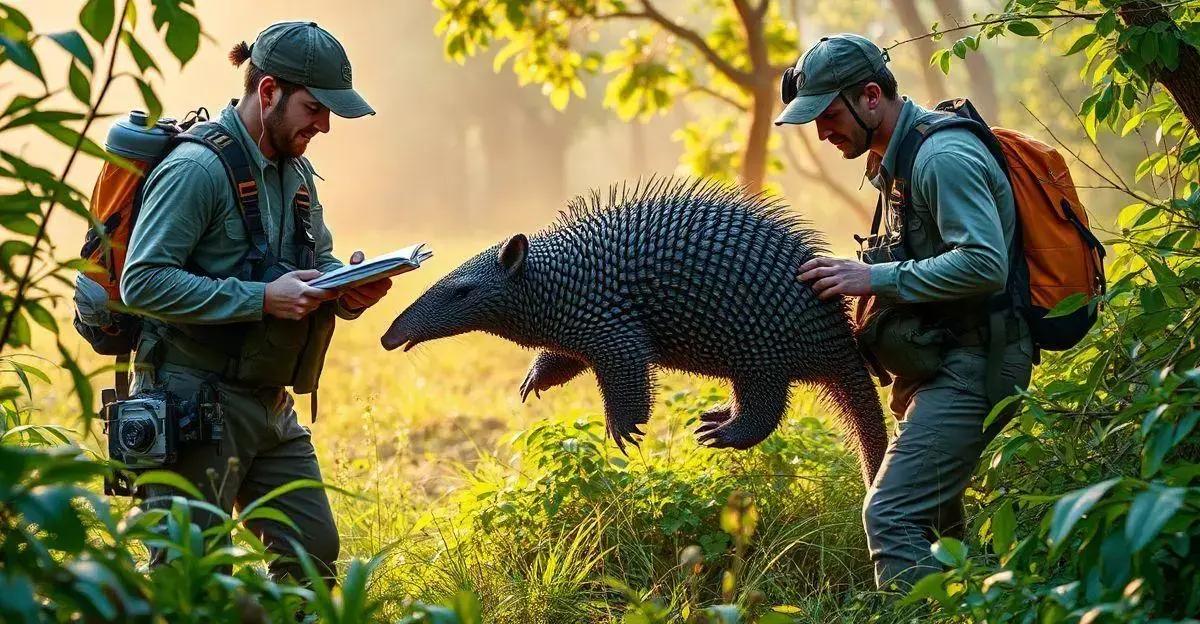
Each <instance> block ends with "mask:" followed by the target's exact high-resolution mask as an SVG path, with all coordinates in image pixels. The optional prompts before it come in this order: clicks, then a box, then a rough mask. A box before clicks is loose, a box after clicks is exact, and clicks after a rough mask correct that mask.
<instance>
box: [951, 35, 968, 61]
mask: <svg viewBox="0 0 1200 624" xmlns="http://www.w3.org/2000/svg"><path fill="white" fill-rule="evenodd" d="M953 50H954V56H957V57H958V58H960V59H965V58H967V42H966V41H964V40H963V39H959V40H958V41H955V42H954V47H953Z"/></svg>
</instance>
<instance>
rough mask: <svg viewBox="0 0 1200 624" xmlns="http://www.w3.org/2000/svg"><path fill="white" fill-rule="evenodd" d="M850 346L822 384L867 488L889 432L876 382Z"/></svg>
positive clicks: (884, 449) (877, 467)
mask: <svg viewBox="0 0 1200 624" xmlns="http://www.w3.org/2000/svg"><path fill="white" fill-rule="evenodd" d="M851 349H852V351H851V353H852V355H850V357H847V358H846V361H845V364H844V366H843V367H842V371H841V374H840V375H838V376H836V377H832V378H830V379H828V380H827V382H826V384H825V388H826V391H827V392H828V393H829V397H830V398H831V399H832V400H833V402H834V403H836V404H837V407H838V412H839V416H840V421H841V423H842V426H843V427H845V428H846V431H847V433H848V434H849V437H850V445H851V446H852V447H853V448H854V450H855V451H857V452H858V460H859V466H860V467H861V468H862V476H863V481H864V482H865V483H866V485H867V487H868V488H869V487H871V484H872V483H873V482H874V481H875V474H876V473H878V472H879V466H880V464H882V463H883V454H884V451H886V450H887V443H888V432H887V425H886V424H885V423H884V417H883V406H882V405H881V404H880V403H879V391H878V389H876V387H875V382H874V380H873V379H871V375H870V373H868V372H867V366H866V362H864V361H863V359H862V357H861V356H860V355H859V354H858V351H857V349H854V348H853V347H851Z"/></svg>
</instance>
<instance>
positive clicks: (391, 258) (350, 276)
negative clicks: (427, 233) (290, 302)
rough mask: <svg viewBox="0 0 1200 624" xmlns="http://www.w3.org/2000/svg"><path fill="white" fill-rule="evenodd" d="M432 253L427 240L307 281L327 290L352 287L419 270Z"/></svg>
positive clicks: (313, 285) (314, 286)
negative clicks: (427, 246)
mask: <svg viewBox="0 0 1200 624" xmlns="http://www.w3.org/2000/svg"><path fill="white" fill-rule="evenodd" d="M431 256H433V251H431V250H429V249H426V248H425V243H417V244H416V245H409V246H408V247H405V248H403V249H397V250H396V251H393V252H391V253H386V254H383V255H382V256H375V257H374V258H368V259H366V260H363V261H362V262H360V263H358V264H347V265H346V266H344V267H342V268H340V269H336V270H333V271H330V272H328V273H326V274H324V275H322V276H320V277H318V278H316V279H314V280H312V281H310V282H308V285H309V286H312V287H313V288H322V289H326V290H332V289H338V288H353V287H355V286H358V285H359V284H366V283H367V282H373V281H375V280H379V279H383V278H385V277H391V276H393V275H399V274H401V273H407V272H409V271H412V270H414V269H419V268H420V267H421V263H422V262H424V261H426V260H428V259H429V258H430V257H431Z"/></svg>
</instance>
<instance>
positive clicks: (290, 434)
mask: <svg viewBox="0 0 1200 624" xmlns="http://www.w3.org/2000/svg"><path fill="white" fill-rule="evenodd" d="M212 377H213V376H212V375H211V374H209V373H205V372H202V371H199V370H196V369H192V368H186V367H183V366H177V365H173V364H163V365H162V366H160V367H159V368H157V369H156V370H155V371H153V372H152V373H148V374H139V375H138V379H137V384H136V386H135V388H134V391H135V392H136V391H137V390H139V389H140V388H141V387H142V386H143V385H145V386H149V385H150V384H154V383H156V381H155V380H156V379H157V382H160V383H163V384H165V385H166V388H167V389H168V390H169V391H170V392H172V393H174V394H175V395H177V396H179V397H181V398H186V399H190V398H192V397H194V396H195V394H196V391H197V390H198V389H199V387H200V384H201V383H203V382H204V381H205V380H206V379H211V378H212ZM216 387H217V388H218V389H219V390H220V394H221V404H222V406H223V407H224V413H225V432H224V439H223V440H222V441H221V444H220V446H219V450H218V446H217V445H215V444H198V445H194V446H190V447H185V448H183V449H182V451H181V453H180V457H179V460H178V461H177V462H176V463H175V464H174V465H171V466H167V467H166V468H168V469H169V470H173V471H174V472H177V473H179V474H180V475H182V476H183V477H185V478H186V479H188V480H189V481H191V482H192V483H193V484H195V485H196V487H197V488H199V490H200V491H201V492H203V493H204V494H205V497H206V498H207V499H208V502H210V503H212V504H214V505H217V506H218V507H220V508H221V509H223V510H225V511H226V512H229V511H231V510H233V509H236V508H241V507H243V506H245V505H247V504H249V503H251V502H253V501H254V500H255V499H257V498H259V497H261V496H263V495H264V494H266V493H268V492H270V491H271V490H273V489H275V488H276V487H279V486H281V485H284V484H286V483H288V482H291V481H294V480H296V479H316V480H320V479H321V470H320V467H319V466H318V465H317V454H316V451H315V450H314V449H313V445H312V440H311V436H310V433H309V430H308V428H307V427H304V426H301V425H300V424H299V423H298V422H297V421H296V411H295V410H294V409H293V402H292V397H291V395H289V394H288V393H287V391H285V390H284V389H282V388H248V387H245V386H239V385H233V384H228V383H217V384H216ZM231 459H236V462H233V464H234V465H233V466H231V465H230V463H231V462H230V460H231ZM210 469H211V471H212V472H214V473H215V474H216V477H215V478H210V476H209V471H210ZM146 494H147V498H148V499H153V498H154V497H156V496H158V497H161V496H176V495H180V494H181V493H180V492H179V491H178V490H175V489H173V488H166V487H157V486H151V487H149V488H147V493H146ZM148 504H149V506H155V505H159V506H165V505H166V504H168V503H167V502H166V501H165V500H163V499H161V498H160V499H159V500H158V501H153V500H151V502H150V503H148ZM267 506H269V507H273V508H275V509H278V510H279V511H282V512H283V513H284V514H286V515H287V516H288V517H289V518H291V520H292V521H293V522H294V523H296V525H297V526H299V527H300V532H299V533H298V534H297V533H296V532H295V531H294V530H292V529H291V528H289V527H286V526H284V525H282V524H279V523H277V522H274V521H270V520H263V521H252V522H251V523H250V528H251V530H253V531H254V532H255V533H256V534H257V535H258V536H259V538H260V539H262V540H263V543H264V544H266V546H267V548H268V549H269V550H270V551H271V552H272V553H276V554H278V555H280V557H279V558H278V559H276V560H275V561H273V562H272V563H271V564H270V566H269V569H270V573H271V576H272V578H276V579H279V578H282V577H284V576H289V575H290V576H292V577H293V578H295V579H296V580H298V581H299V580H303V579H304V578H305V576H304V573H303V570H302V569H301V567H300V565H299V563H298V562H297V561H296V559H295V557H294V551H293V548H292V546H291V543H290V541H289V540H295V541H296V542H297V543H299V544H300V545H302V546H303V547H304V549H305V550H306V551H308V553H309V555H311V556H312V558H313V560H314V563H315V564H316V566H317V569H318V570H319V571H320V572H321V574H322V576H324V577H325V578H326V583H327V584H329V585H332V584H333V583H334V579H335V577H336V566H335V562H336V561H337V558H338V549H339V544H338V532H337V527H336V525H335V524H334V520H333V512H332V511H331V510H330V508H329V499H328V497H327V496H326V495H325V490H323V489H311V488H309V489H300V490H294V491H292V492H289V493H287V494H284V495H283V496H280V497H278V498H275V499H273V500H272V501H271V502H270V503H267ZM192 518H193V521H195V522H197V523H198V524H200V526H201V527H202V528H204V527H207V526H210V525H212V524H214V523H215V522H216V518H214V517H213V515H212V514H209V513H207V512H204V511H203V510H200V509H193V511H192ZM158 556H159V554H158V553H154V554H153V555H152V560H154V559H156V558H157V557H158Z"/></svg>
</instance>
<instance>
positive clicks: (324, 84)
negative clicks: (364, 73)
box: [250, 22, 375, 118]
mask: <svg viewBox="0 0 1200 624" xmlns="http://www.w3.org/2000/svg"><path fill="white" fill-rule="evenodd" d="M250 60H251V61H252V62H253V63H254V64H255V65H256V66H258V68H259V69H261V70H263V71H264V72H266V73H268V74H271V75H272V76H277V77H279V78H282V79H283V80H286V81H288V82H294V83H296V84H298V85H302V86H304V87H305V88H307V89H308V92H309V93H311V94H312V96H313V97H314V98H316V99H317V101H318V102H320V103H321V104H324V105H325V107H326V108H328V109H329V110H330V111H332V112H333V114H335V115H337V116H338V117H346V118H354V117H362V116H363V115H374V114H375V109H373V108H371V105H370V104H367V101H366V100H364V99H362V96H361V95H359V94H358V92H357V91H355V90H354V88H353V87H352V86H351V83H350V59H349V58H347V57H346V49H345V48H343V47H342V44H340V43H338V40H337V39H335V38H334V37H333V35H331V34H329V31H328V30H325V29H324V28H321V27H320V26H317V23H316V22H279V23H276V24H271V25H270V26H268V27H267V29H266V30H264V31H262V32H261V33H259V34H258V38H257V39H255V40H254V44H253V45H251V46H250Z"/></svg>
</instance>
